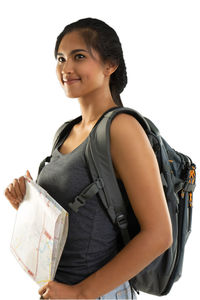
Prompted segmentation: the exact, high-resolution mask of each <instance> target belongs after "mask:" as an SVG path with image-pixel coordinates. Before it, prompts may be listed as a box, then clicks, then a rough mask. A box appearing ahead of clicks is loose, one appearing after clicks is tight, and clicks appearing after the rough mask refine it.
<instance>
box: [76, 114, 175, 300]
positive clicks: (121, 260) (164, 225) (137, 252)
mask: <svg viewBox="0 0 200 300" xmlns="http://www.w3.org/2000/svg"><path fill="white" fill-rule="evenodd" d="M110 136H111V156H112V161H113V164H114V167H115V169H116V170H117V172H118V174H119V175H120V178H121V180H122V181H123V183H124V186H125V188H126V191H127V194H128V197H129V200H130V203H131V205H132V208H133V209H134V212H135V215H136V217H137V219H138V221H139V223H140V227H141V231H140V232H139V234H138V235H137V236H136V237H135V238H134V239H132V240H131V241H130V242H129V243H128V245H126V246H125V247H124V248H123V249H122V250H121V251H120V252H119V253H118V254H117V255H116V256H115V257H114V258H113V259H112V260H111V261H110V262H108V263H107V264H106V265H105V266H103V267H102V268H101V269H99V270H98V271H96V272H95V273H94V274H92V275H90V276H89V277H88V278H86V279H85V280H83V281H82V282H80V283H79V284H77V288H79V289H80V295H81V297H82V298H86V299H90V298H97V297H99V296H102V295H104V294H106V293H108V292H109V291H111V290H112V289H114V288H116V287H117V286H119V285H120V284H122V283H123V282H125V281H127V280H129V279H130V278H132V277H133V276H135V275H136V274H138V273H139V272H140V271H141V270H142V269H144V268H145V267H146V266H147V265H148V264H150V263H151V262H152V261H153V260H154V259H155V258H156V257H158V256H159V255H160V254H162V253H163V252H164V251H165V250H166V249H168V248H169V247H170V245H171V243H172V230H171V221H170V217H169V212H168V208H167V204H166V199H165V195H164V191H163V188H162V183H161V179H160V173H159V167H158V164H157V160H156V157H155V154H154V152H153V150H152V147H151V145H150V143H149V140H148V138H147V136H146V134H145V132H144V130H143V129H142V127H141V126H140V124H139V123H138V122H137V121H136V120H135V119H134V118H133V117H132V116H130V115H127V114H120V115H118V116H116V117H115V119H114V120H113V122H112V124H111V129H110Z"/></svg>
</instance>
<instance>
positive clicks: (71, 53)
mask: <svg viewBox="0 0 200 300" xmlns="http://www.w3.org/2000/svg"><path fill="white" fill-rule="evenodd" d="M80 51H83V52H88V51H87V50H85V49H74V50H72V51H71V52H70V54H69V55H73V54H74V53H76V52H80ZM58 55H64V54H63V53H57V56H58Z"/></svg>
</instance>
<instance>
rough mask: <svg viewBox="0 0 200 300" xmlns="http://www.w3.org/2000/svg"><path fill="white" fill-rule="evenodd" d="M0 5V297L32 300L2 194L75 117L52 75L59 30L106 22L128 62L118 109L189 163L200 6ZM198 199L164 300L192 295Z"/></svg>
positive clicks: (195, 133) (32, 287) (198, 95)
mask: <svg viewBox="0 0 200 300" xmlns="http://www.w3.org/2000/svg"><path fill="white" fill-rule="evenodd" d="M0 6H1V7H0V30H1V35H0V38H1V47H0V51H1V55H0V71H1V89H0V93H1V95H0V101H1V102H0V105H1V108H0V114H1V115H0V122H1V124H0V129H1V155H0V160H1V161H0V166H1V186H0V193H1V210H0V213H1V215H0V222H1V223H0V229H1V248H0V249H1V255H0V286H1V292H0V296H1V298H2V299H20V300H24V299H26V300H27V299H29V300H33V299H38V298H39V295H38V286H37V285H36V284H35V283H34V282H33V281H32V279H31V278H30V277H29V276H28V275H27V274H26V273H25V272H24V271H23V270H22V269H21V267H20V266H19V265H18V263H17V262H16V261H15V258H14V257H13V256H12V254H11V252H10V249H9V244H10V239H11V235H12V229H13V225H14V220H15V214H16V211H15V210H14V209H13V208H12V207H11V205H10V204H9V202H8V201H7V199H6V198H5V196H4V189H5V188H6V187H7V186H8V184H9V183H11V182H12V181H13V179H14V178H18V177H20V176H21V175H24V174H25V171H26V170H27V169H28V170H29V171H30V173H31V174H32V177H33V178H34V179H36V176H37V171H38V166H39V163H40V162H41V160H43V158H44V157H46V156H47V155H49V154H50V151H51V146H52V139H53V136H54V133H55V131H56V130H57V128H58V127H59V126H60V125H61V124H62V123H63V122H65V121H67V120H69V119H71V118H75V117H76V116H79V115H80V109H79V103H78V100H77V99H68V98H66V96H65V94H64V91H63V90H62V89H61V87H60V84H59V82H58V80H57V78H56V73H55V66H56V61H55V59H54V46H55V42H56V38H57V36H58V34H59V33H60V32H61V31H62V30H63V28H64V27H65V25H67V24H69V23H71V22H73V21H76V20H78V19H80V18H85V17H95V18H99V19H102V20H103V21H105V22H107V23H108V24H109V25H110V26H112V27H113V28H114V29H115V30H116V31H117V33H118V35H119V37H120V40H121V43H122V47H123V51H124V57H125V61H126V65H127V72H128V85H127V87H126V89H125V90H124V92H123V93H122V95H121V96H122V101H123V104H124V106H127V107H131V108H134V109H136V110H138V111H139V112H140V113H142V114H143V115H144V116H147V117H148V118H150V119H151V120H153V122H154V123H155V124H156V125H157V126H158V127H159V129H160V131H161V133H162V136H163V137H164V138H165V139H166V140H167V141H168V143H169V144H170V145H172V147H173V148H175V149H176V150H178V151H180V152H183V153H185V154H187V155H189V156H190V157H191V158H192V159H193V161H194V162H195V163H196V164H197V166H198V165H199V163H200V159H199V150H200V149H199V128H200V127H199V126H200V122H199V106H198V102H199V100H200V86H199V84H200V44H199V38H200V18H199V16H200V6H199V1H193V0H189V1H184V0H182V1H177V0H173V1H171V0H168V1H162V0H160V1H150V0H149V1H116V0H110V1H102V0H101V1H86V0H83V1H78V0H74V1H67V0H66V1H64V0H56V1H51V0H48V1H46V0H40V1H36V0H35V1H25V0H24V1H22V0H21V1H20V0H18V1H14V0H13V1H9V0H7V1H4V2H3V1H2V2H1V5H0ZM197 171H198V169H197ZM199 196H200V193H199V190H198V187H197V189H196V191H195V195H194V214H193V231H192V234H191V236H190V238H189V240H188V245H187V247H186V253H185V261H184V267H183V275H182V278H181V279H180V280H179V281H178V282H177V283H175V284H174V287H173V289H172V291H171V293H170V294H169V295H167V296H165V297H164V299H169V300H173V299H176V300H177V299H181V300H186V299H195V300H196V299H199V284H200V283H199V268H200V262H199V260H200V255H199V253H200V243H199V225H200V220H199V219H200V217H199V213H200V205H199ZM156 298H157V297H155V296H152V295H145V294H143V293H141V294H140V296H139V299H152V300H153V299H156Z"/></svg>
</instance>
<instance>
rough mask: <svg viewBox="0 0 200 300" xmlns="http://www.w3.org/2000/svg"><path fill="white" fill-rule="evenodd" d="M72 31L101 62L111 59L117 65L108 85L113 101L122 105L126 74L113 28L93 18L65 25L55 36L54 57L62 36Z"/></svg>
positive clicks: (119, 44)
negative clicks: (121, 95) (97, 55)
mask: <svg viewBox="0 0 200 300" xmlns="http://www.w3.org/2000/svg"><path fill="white" fill-rule="evenodd" d="M72 31H78V32H79V33H80V35H81V37H82V38H83V40H84V42H85V43H86V45H87V47H88V48H89V49H90V50H91V48H93V49H94V50H96V51H97V52H98V53H99V55H100V57H101V59H102V61H103V62H108V61H111V62H112V63H114V64H116V65H118V68H117V69H116V70H115V72H113V73H112V74H111V76H110V82H109V86H110V91H111V95H112V97H113V100H114V102H115V103H116V104H117V105H118V106H123V104H122V102H121V97H120V93H121V92H122V91H123V90H124V88H125V86H126V84H127V74H126V65H125V62H124V57H123V51H122V47H121V43H120V40H119V37H118V35H117V33H116V32H115V30H114V29H113V28H111V27H110V26H109V25H107V24H106V23H105V22H103V21H101V20H98V19H93V18H86V19H80V20H78V21H76V22H73V23H71V24H69V25H67V26H66V27H65V28H64V29H63V31H62V32H61V33H60V34H59V36H58V37H57V41H56V45H55V51H54V55H55V58H57V52H58V47H59V44H60V42H61V40H62V38H63V36H64V35H65V34H67V33H70V32H72ZM90 53H91V52H90ZM91 54H92V53H91Z"/></svg>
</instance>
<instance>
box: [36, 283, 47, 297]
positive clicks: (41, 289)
mask: <svg viewBox="0 0 200 300" xmlns="http://www.w3.org/2000/svg"><path fill="white" fill-rule="evenodd" d="M46 289H47V284H45V285H43V286H42V287H41V288H40V289H39V291H38V293H39V294H40V295H43V294H44V292H45V291H46Z"/></svg>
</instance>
